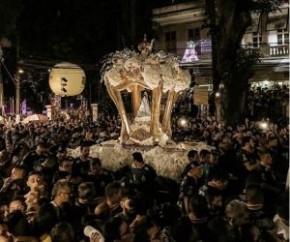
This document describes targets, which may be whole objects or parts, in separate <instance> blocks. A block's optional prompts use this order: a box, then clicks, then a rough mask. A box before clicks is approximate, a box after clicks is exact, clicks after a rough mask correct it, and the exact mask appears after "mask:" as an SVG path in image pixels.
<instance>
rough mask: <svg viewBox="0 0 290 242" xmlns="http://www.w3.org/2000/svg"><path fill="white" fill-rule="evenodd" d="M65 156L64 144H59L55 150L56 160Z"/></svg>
mask: <svg viewBox="0 0 290 242" xmlns="http://www.w3.org/2000/svg"><path fill="white" fill-rule="evenodd" d="M66 156H67V149H66V148H65V147H64V146H60V147H59V148H58V150H57V154H56V157H57V158H58V160H62V159H64V158H65V157H66Z"/></svg>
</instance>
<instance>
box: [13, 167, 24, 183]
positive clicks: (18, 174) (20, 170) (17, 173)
mask: <svg viewBox="0 0 290 242" xmlns="http://www.w3.org/2000/svg"><path fill="white" fill-rule="evenodd" d="M25 176H26V168H25V167H24V166H20V165H16V166H14V167H13V168H12V170H11V178H12V180H17V179H23V178H24V177H25Z"/></svg>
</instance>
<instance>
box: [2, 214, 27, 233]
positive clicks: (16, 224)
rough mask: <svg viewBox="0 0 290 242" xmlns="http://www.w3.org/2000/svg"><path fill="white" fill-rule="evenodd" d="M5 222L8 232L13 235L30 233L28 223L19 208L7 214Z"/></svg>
mask: <svg viewBox="0 0 290 242" xmlns="http://www.w3.org/2000/svg"><path fill="white" fill-rule="evenodd" d="M6 224H7V226H8V228H9V232H11V233H12V234H13V235H14V236H29V235H31V231H30V226H29V223H28V221H27V219H26V217H25V215H24V214H23V213H22V212H21V211H19V210H16V211H14V212H12V213H10V214H8V216H7V222H6Z"/></svg>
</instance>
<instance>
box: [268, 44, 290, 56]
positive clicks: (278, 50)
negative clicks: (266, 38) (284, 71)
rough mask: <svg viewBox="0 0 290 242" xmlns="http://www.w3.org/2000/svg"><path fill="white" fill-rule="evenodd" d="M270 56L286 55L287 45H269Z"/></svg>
mask: <svg viewBox="0 0 290 242" xmlns="http://www.w3.org/2000/svg"><path fill="white" fill-rule="evenodd" d="M269 55H270V56H286V55H287V56H288V55H289V45H277V46H270V47H269Z"/></svg>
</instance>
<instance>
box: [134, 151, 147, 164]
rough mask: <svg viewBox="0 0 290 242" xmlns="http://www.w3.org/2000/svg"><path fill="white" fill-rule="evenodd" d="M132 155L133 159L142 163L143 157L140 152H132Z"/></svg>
mask: <svg viewBox="0 0 290 242" xmlns="http://www.w3.org/2000/svg"><path fill="white" fill-rule="evenodd" d="M132 156H133V159H134V160H135V161H137V162H140V163H143V162H144V160H143V157H142V154H141V153H140V152H134V153H133V154H132Z"/></svg>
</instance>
